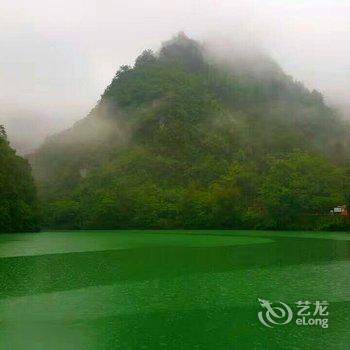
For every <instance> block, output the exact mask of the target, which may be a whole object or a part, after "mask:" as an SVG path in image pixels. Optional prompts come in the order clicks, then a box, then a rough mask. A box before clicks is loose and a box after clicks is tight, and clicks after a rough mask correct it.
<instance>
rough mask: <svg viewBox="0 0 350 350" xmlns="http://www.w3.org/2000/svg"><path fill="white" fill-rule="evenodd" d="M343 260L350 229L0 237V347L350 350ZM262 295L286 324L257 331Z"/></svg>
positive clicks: (347, 268) (347, 274) (347, 266)
mask: <svg viewBox="0 0 350 350" xmlns="http://www.w3.org/2000/svg"><path fill="white" fill-rule="evenodd" d="M349 259H350V233H331V232H323V233H318V232H263V231H261V232H258V231H79V232H78V231H72V232H42V233H34V234H32V233H30V234H4V235H0V349H36V350H40V349H45V350H47V349H84V350H87V349H136V350H138V349H141V350H142V349H151V350H153V349H176V350H181V349H349V348H350V282H349V281H350V262H349ZM259 298H260V299H265V300H269V301H271V302H276V303H277V302H279V301H281V302H283V303H285V304H287V305H289V306H290V308H291V310H292V312H293V319H292V320H291V321H290V322H288V323H287V324H270V325H271V326H272V327H267V326H265V325H263V324H262V323H261V322H260V321H259V319H258V313H259V312H260V311H262V310H263V308H262V307H261V305H260V304H259V301H258V299H259ZM297 301H311V302H316V301H327V302H328V303H329V306H328V308H327V312H329V315H328V316H327V319H328V325H329V326H328V328H322V327H321V326H319V325H318V326H315V325H313V326H312V325H297V324H296V323H295V322H296V321H295V319H296V317H297V316H296V312H297V311H298V308H297V306H296V304H295V303H296V302H297ZM275 305H277V304H275ZM279 305H281V304H279ZM313 307H314V306H313ZM310 310H314V309H310ZM264 315H266V314H265V313H263V316H264ZM278 323H280V321H278Z"/></svg>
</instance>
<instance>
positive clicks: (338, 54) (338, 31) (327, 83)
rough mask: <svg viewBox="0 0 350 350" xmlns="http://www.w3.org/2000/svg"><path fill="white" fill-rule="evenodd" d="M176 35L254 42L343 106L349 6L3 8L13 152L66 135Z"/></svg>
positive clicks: (0, 53)
mask: <svg viewBox="0 0 350 350" xmlns="http://www.w3.org/2000/svg"><path fill="white" fill-rule="evenodd" d="M180 30H184V31H185V32H186V34H187V35H188V36H190V37H192V38H195V39H199V40H203V39H205V38H207V37H208V36H213V35H215V36H222V37H228V38H230V37H235V36H238V37H240V36H243V37H244V38H245V39H244V42H257V43H259V45H261V46H262V47H263V48H265V49H266V50H268V51H269V52H270V53H271V54H272V56H274V57H275V58H276V59H277V60H278V62H279V63H280V64H281V65H282V67H283V68H284V69H285V70H286V71H287V72H288V73H289V74H291V75H293V76H294V77H295V78H297V79H298V80H301V81H303V82H304V83H305V84H306V85H307V86H308V87H310V88H316V89H318V90H320V91H321V92H322V93H324V94H325V95H326V97H327V98H328V101H330V102H331V103H332V104H335V103H336V104H342V105H350V102H349V101H350V89H349V86H350V1H347V0H329V1H324V0H304V1H302V0H294V1H293V0H256V1H254V0H211V1H209V0H197V1H196V0H186V1H185V0H147V1H134V0H128V1H125V0H124V1H119V0H1V1H0V123H5V125H6V126H7V128H8V131H9V134H10V137H12V138H16V140H17V141H16V142H17V145H18V147H21V145H20V144H19V143H18V138H19V137H20V138H22V139H23V143H24V144H25V143H27V142H28V140H27V138H28V137H32V136H33V135H34V136H35V135H37V139H38V140H39V139H40V140H41V139H42V137H43V136H44V135H46V134H47V133H52V132H53V130H58V129H62V128H64V127H67V126H69V125H71V124H72V122H73V121H76V120H77V119H80V118H82V117H84V116H85V115H86V114H87V112H88V111H89V110H90V109H91V108H92V107H93V106H94V104H95V103H96V101H97V100H98V98H99V96H100V95H101V93H102V92H103V90H104V89H105V87H106V86H107V85H108V84H109V82H110V80H111V79H112V77H113V75H114V74H115V72H116V70H117V69H118V67H119V66H120V65H122V64H132V63H133V61H134V59H135V57H136V56H137V55H138V54H139V53H140V52H141V51H142V50H143V49H146V48H153V49H157V48H158V47H159V45H160V43H161V42H162V41H164V40H167V39H169V37H171V36H172V35H173V34H175V33H177V32H178V31H180ZM349 110H350V109H349ZM16 129H17V130H16ZM16 131H17V132H16ZM23 147H24V146H23Z"/></svg>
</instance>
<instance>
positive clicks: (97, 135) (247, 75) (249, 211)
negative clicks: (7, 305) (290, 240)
mask: <svg viewBox="0 0 350 350" xmlns="http://www.w3.org/2000/svg"><path fill="white" fill-rule="evenodd" d="M232 52H233V54H232V57H220V56H219V55H218V54H216V52H215V50H214V51H213V50H211V49H210V47H206V46H205V45H204V44H200V43H198V42H196V41H194V40H192V39H189V38H188V37H187V36H186V35H185V34H184V33H180V34H179V35H177V36H175V37H173V38H172V39H171V40H169V41H167V42H165V43H163V45H162V46H161V48H160V50H159V52H158V53H156V54H154V53H153V52H152V51H150V50H146V51H144V52H143V53H142V54H141V55H140V56H139V57H137V59H136V61H135V64H134V66H132V67H130V66H122V67H120V69H119V70H118V72H117V73H116V75H115V77H114V78H113V80H112V82H111V84H110V85H109V86H108V87H107V88H106V90H105V92H104V93H103V95H102V96H101V98H100V100H99V101H98V103H97V105H96V106H95V107H94V108H93V109H92V111H91V112H90V113H89V115H88V116H87V117H86V118H84V119H82V120H81V121H79V122H78V123H76V124H75V125H74V126H73V127H72V128H70V129H68V130H66V131H64V132H62V133H59V134H57V135H55V136H53V137H51V138H49V139H48V140H47V141H46V142H45V143H44V144H43V145H42V147H40V148H39V150H38V151H37V152H36V153H34V154H33V155H31V157H30V161H31V164H32V166H33V171H34V176H35V179H36V182H37V184H38V188H39V193H40V196H41V198H42V200H43V201H44V204H45V205H44V207H45V210H46V213H45V215H44V216H45V218H46V221H45V223H44V225H45V226H48V227H54V228H58V227H65V228H124V227H141V228H153V227H157V228H179V227H180V228H181V227H183V228H188V227H191V228H204V227H206V228H241V227H255V228H270V229H274V228H308V229H342V228H344V227H345V226H346V225H348V221H346V219H344V218H340V217H337V216H330V215H328V214H329V211H330V209H331V208H333V207H334V206H336V205H341V204H345V203H347V202H349V197H350V196H349V193H350V186H349V181H348V176H347V175H348V174H349V149H350V138H349V135H350V134H349V131H350V127H349V125H348V124H347V123H346V122H344V121H342V120H341V119H340V118H339V117H338V115H337V112H336V111H335V110H333V109H331V108H329V107H328V106H327V105H326V104H325V102H324V100H323V96H322V95H321V94H320V93H319V92H317V91H315V90H313V91H309V90H308V89H306V88H305V87H304V86H303V85H302V84H301V83H299V82H296V81H294V80H293V78H291V77H290V76H288V75H287V74H285V73H284V72H283V70H282V69H281V68H280V67H279V66H278V64H277V63H276V62H274V61H273V60H272V59H271V58H269V57H267V56H266V55H263V54H260V53H258V52H257V53H254V54H251V55H246V56H244V55H243V56H242V55H240V54H239V52H238V50H237V55H236V54H235V50H234V48H233V50H232ZM344 225H345V226H344Z"/></svg>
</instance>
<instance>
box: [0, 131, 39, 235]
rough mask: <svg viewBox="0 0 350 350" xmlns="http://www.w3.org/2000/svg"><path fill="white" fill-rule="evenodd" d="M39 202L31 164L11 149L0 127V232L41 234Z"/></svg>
mask: <svg viewBox="0 0 350 350" xmlns="http://www.w3.org/2000/svg"><path fill="white" fill-rule="evenodd" d="M38 225H39V223H38V202H37V196H36V189H35V186H34V182H33V179H32V176H31V169H30V166H29V164H28V162H27V161H26V160H25V159H23V158H21V157H19V156H17V155H16V153H15V151H14V150H13V149H12V148H11V147H10V146H9V143H8V141H7V137H6V132H5V129H4V127H3V126H2V125H0V232H21V231H36V230H38V227H39V226H38Z"/></svg>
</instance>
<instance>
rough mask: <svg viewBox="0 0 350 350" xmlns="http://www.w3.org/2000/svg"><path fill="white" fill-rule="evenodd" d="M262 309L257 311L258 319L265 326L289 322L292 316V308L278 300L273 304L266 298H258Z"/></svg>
mask: <svg viewBox="0 0 350 350" xmlns="http://www.w3.org/2000/svg"><path fill="white" fill-rule="evenodd" d="M258 300H259V302H260V305H261V307H262V308H264V311H259V313H258V317H259V321H260V322H261V323H262V324H263V325H264V326H266V327H270V328H272V327H273V325H283V324H287V323H289V322H290V321H291V320H292V318H293V311H292V309H291V308H290V307H289V306H288V305H287V304H285V303H282V301H279V302H277V303H274V304H277V305H273V303H271V302H270V301H268V300H264V299H258Z"/></svg>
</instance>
